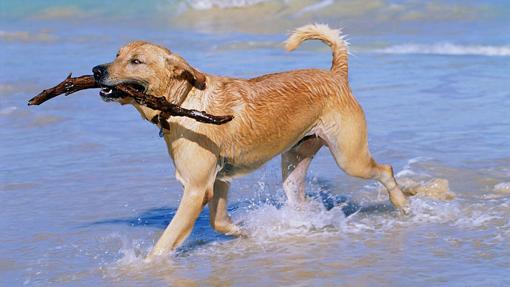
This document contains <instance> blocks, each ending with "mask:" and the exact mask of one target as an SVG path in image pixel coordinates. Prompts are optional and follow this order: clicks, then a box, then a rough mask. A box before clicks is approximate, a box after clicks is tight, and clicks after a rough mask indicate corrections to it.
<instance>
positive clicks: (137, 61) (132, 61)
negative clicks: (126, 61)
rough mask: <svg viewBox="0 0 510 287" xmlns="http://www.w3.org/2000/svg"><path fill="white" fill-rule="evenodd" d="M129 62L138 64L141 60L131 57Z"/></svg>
mask: <svg viewBox="0 0 510 287" xmlns="http://www.w3.org/2000/svg"><path fill="white" fill-rule="evenodd" d="M130 63H131V64H133V65H140V64H142V61H140V60H138V59H131V61H130Z"/></svg>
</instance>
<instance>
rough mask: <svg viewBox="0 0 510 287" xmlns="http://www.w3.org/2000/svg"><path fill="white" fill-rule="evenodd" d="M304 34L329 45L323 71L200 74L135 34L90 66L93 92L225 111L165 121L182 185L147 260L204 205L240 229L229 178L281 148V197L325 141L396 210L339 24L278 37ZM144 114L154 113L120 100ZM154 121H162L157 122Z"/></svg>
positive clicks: (291, 195) (403, 206)
mask: <svg viewBox="0 0 510 287" xmlns="http://www.w3.org/2000/svg"><path fill="white" fill-rule="evenodd" d="M305 40H321V41H322V42H324V43H326V44H327V45H329V46H330V47H331V49H332V51H333V63H332V65H331V69H330V70H329V71H327V70H318V69H306V70H296V71H288V72H282V73H275V74H268V75H264V76H260V77H256V78H253V79H237V78H227V77H221V76H215V75H210V74H206V73H202V72H200V71H199V70H197V69H195V68H193V67H192V66H191V65H190V64H188V63H187V62H186V61H185V60H184V59H183V58H182V57H180V56H179V55H177V54H175V53H173V52H171V51H170V50H168V49H166V48H164V47H161V46H158V45H154V44H151V43H147V42H142V41H136V42H132V43H129V44H127V45H126V46H124V47H122V48H121V49H120V51H119V53H118V54H117V57H116V59H115V60H114V61H113V62H112V63H109V64H105V65H100V66H97V67H95V68H94V69H93V72H94V76H95V78H96V80H97V81H98V82H99V83H100V84H101V85H102V86H103V89H102V91H101V95H102V96H104V97H108V98H115V93H116V91H115V86H116V85H118V84H120V83H131V84H134V85H136V86H138V88H139V89H141V90H143V91H144V92H146V93H148V94H151V95H156V96H164V97H166V99H167V100H168V101H170V102H172V103H174V104H178V105H180V106H182V107H185V108H190V109H197V110H205V111H207V112H208V113H211V114H215V115H234V119H233V120H232V121H231V122H228V123H226V124H223V125H211V124H204V123H199V122H197V121H195V120H193V119H190V118H185V117H172V118H170V119H169V120H168V125H166V123H165V124H164V126H165V127H166V129H165V130H164V138H165V141H166V144H167V146H168V152H169V154H170V156H171V157H172V159H173V161H174V164H175V171H176V177H177V179H178V180H179V182H181V183H182V185H183V186H184V193H183V196H182V200H181V202H180V205H179V208H178V210H177V213H176V214H175V216H174V218H173V219H172V221H171V223H170V225H169V226H168V227H167V228H166V230H165V231H164V232H163V234H162V236H161V238H160V239H159V241H158V242H157V243H156V245H155V246H154V248H153V250H152V251H151V253H150V254H149V256H148V258H149V259H151V258H153V257H155V256H157V255H164V254H168V253H169V252H170V251H172V250H174V249H175V248H177V247H178V246H179V245H180V244H181V243H182V242H183V241H184V240H185V239H186V237H187V236H188V235H189V234H190V232H191V230H192V228H193V225H194V223H195V220H196V219H197V217H198V216H199V214H200V212H201V211H202V209H203V207H204V206H205V204H208V205H209V210H210V214H211V218H210V220H211V225H212V227H213V228H214V229H215V230H216V231H218V232H221V233H225V234H231V235H240V234H241V231H240V229H239V228H238V227H237V226H236V225H234V224H233V223H232V220H231V219H230V217H229V215H228V213H227V194H228V189H229V185H230V181H231V180H232V179H233V178H235V177H238V176H241V175H244V174H247V173H249V172H250V171H253V170H255V169H257V168H258V167H260V166H261V165H263V164H264V163H266V162H267V161H269V160H270V159H272V158H273V157H275V156H276V155H278V154H281V155H282V176H283V188H284V190H285V193H286V195H287V198H288V203H289V204H293V205H299V204H301V203H303V202H304V201H305V192H304V190H305V176H306V172H307V169H308V166H309V165H310V162H311V160H312V158H313V156H314V155H315V154H316V153H317V151H318V150H319V149H320V148H321V147H322V146H323V145H325V146H327V147H328V149H329V150H330V151H331V154H332V155H333V157H334V158H335V160H336V163H337V164H338V166H339V167H340V168H341V169H342V170H343V171H344V172H346V173H347V174H349V175H351V176H356V177H360V178H365V179H375V180H378V181H379V182H381V183H382V184H383V185H384V186H385V188H386V189H387V191H388V193H389V197H390V200H391V202H392V203H393V205H394V206H395V207H397V208H399V209H400V210H402V211H404V212H405V211H406V210H407V208H408V205H407V199H406V197H405V195H404V194H403V193H402V191H401V190H400V188H399V186H398V185H397V183H396V182H395V178H394V176H393V171H392V168H391V166H389V165H381V164H378V163H377V162H376V161H375V160H374V159H373V158H372V157H371V155H370V152H369V150H368V144H367V127H366V122H365V116H364V113H363V110H362V108H361V106H360V105H359V104H358V102H357V101H356V99H355V98H354V96H353V95H352V93H351V89H350V87H349V82H348V76H347V74H348V65H347V64H348V50H347V44H346V42H345V41H344V40H343V38H342V37H341V36H340V31H339V30H333V29H330V28H329V27H328V26H327V25H319V24H315V25H307V26H304V27H301V28H298V29H297V30H295V32H294V33H293V34H292V35H291V36H290V38H289V39H288V40H287V42H286V48H287V49H288V50H289V51H291V50H294V49H295V48H297V47H298V46H299V45H300V44H301V43H302V42H303V41H305ZM119 102H121V104H133V105H134V106H135V108H136V109H137V110H138V111H139V112H140V113H141V114H142V117H143V118H145V119H146V120H153V119H155V118H157V115H158V113H159V112H158V111H155V110H151V109H149V108H146V107H143V106H139V105H137V104H136V103H133V102H132V101H130V100H129V99H126V98H124V99H120V100H119ZM160 125H161V122H160Z"/></svg>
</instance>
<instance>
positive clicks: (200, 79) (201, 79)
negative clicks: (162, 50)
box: [166, 54, 206, 90]
mask: <svg viewBox="0 0 510 287" xmlns="http://www.w3.org/2000/svg"><path fill="white" fill-rule="evenodd" d="M166 60H167V62H168V64H169V65H171V66H175V67H178V68H179V69H181V70H183V71H184V73H187V75H186V76H188V77H189V78H190V80H191V84H192V85H193V86H194V87H195V88H197V89H200V90H203V89H205V81H206V78H205V75H204V74H202V73H201V72H199V71H197V70H196V69H195V68H193V67H192V66H191V65H190V64H188V62H186V60H184V59H183V58H182V57H181V56H179V55H176V54H170V55H168V57H167V59H166Z"/></svg>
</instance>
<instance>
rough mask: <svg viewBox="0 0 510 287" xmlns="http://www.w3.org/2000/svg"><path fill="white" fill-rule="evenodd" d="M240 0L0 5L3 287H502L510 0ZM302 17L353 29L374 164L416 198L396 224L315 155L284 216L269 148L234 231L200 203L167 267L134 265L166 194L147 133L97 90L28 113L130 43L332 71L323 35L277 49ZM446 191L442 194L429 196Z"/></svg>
mask: <svg viewBox="0 0 510 287" xmlns="http://www.w3.org/2000/svg"><path fill="white" fill-rule="evenodd" d="M252 2H253V1H244V2H243V3H244V4H243V5H242V7H229V6H232V5H234V4H235V5H238V4H236V3H240V2H236V3H234V2H232V1H221V0H218V1H212V0H211V1H178V2H175V1H149V2H132V3H126V2H124V1H107V2H106V3H103V1H73V2H69V1H1V2H0V127H1V128H0V162H1V164H0V202H1V207H0V230H2V232H1V233H0V246H1V248H0V286H19V285H28V286H48V285H50V286H51V285H71V286H90V285H93V284H96V285H101V286H103V285H104V286H117V285H119V286H126V285H128V286H131V285H135V286H140V285H141V286H167V285H172V286H181V285H184V286H188V285H192V286H193V285H199V286H201V285H234V286H239V285H243V286H244V285H248V286H259V285H286V286H324V285H335V286H409V285H411V284H412V285H415V286H425V285H427V286H429V285H433V286H442V285H443V286H446V285H447V286H466V285H467V286H506V285H509V284H510V281H509V279H508V271H509V270H510V252H509V250H510V246H509V242H510V240H509V239H510V147H509V143H510V133H509V132H510V117H509V116H508V111H509V110H510V92H509V89H508V83H509V82H510V81H509V80H510V74H509V71H510V36H509V33H507V31H510V21H508V16H510V5H509V4H508V1H484V2H480V1H432V2H428V1H427V3H425V2H423V3H422V2H416V1H376V0H374V1H310V2H307V3H303V2H301V1H263V2H261V3H258V4H254V5H249V4H250V3H252ZM329 2H332V3H329ZM211 5H212V8H211V7H210V6H211ZM313 5H315V6H313ZM220 6H221V7H220ZM238 6H239V5H238ZM317 7H318V8H317ZM321 7H322V8H321ZM313 21H319V22H325V23H329V24H330V25H331V26H335V27H338V26H341V27H343V28H344V32H345V33H346V34H348V35H349V36H348V39H349V41H350V42H351V53H352V55H351V57H350V82H351V86H352V89H353V92H354V94H355V95H356V97H357V98H358V100H359V101H360V103H361V104H362V106H363V108H364V110H365V113H366V116H367V121H368V125H369V144H370V147H371V150H372V153H373V154H374V157H375V158H376V159H377V160H378V161H380V162H384V163H391V164H392V165H393V166H394V168H395V171H396V173H397V174H398V175H399V181H400V182H401V184H404V185H405V184H406V183H409V182H414V183H416V184H417V185H419V186H421V188H423V189H424V190H425V189H426V190H428V191H430V193H429V194H426V193H424V194H423V195H421V196H417V197H414V198H412V200H411V207H412V215H410V216H408V217H401V216H399V215H398V214H397V213H396V212H395V211H394V210H393V209H392V208H391V206H390V205H389V201H388V199H387V196H386V194H385V193H384V192H382V191H381V190H380V189H379V186H378V185H376V184H375V183H374V182H369V181H362V180H358V179H353V178H350V177H348V176H346V175H344V174H343V173H342V172H341V171H340V170H339V169H338V168H337V167H336V165H335V163H334V161H333V160H332V158H331V156H330V155H329V152H328V151H327V150H321V151H320V152H319V154H318V155H317V157H316V158H315V159H314V161H313V163H312V167H311V171H310V174H309V180H308V186H307V187H308V193H309V194H310V196H311V197H313V198H315V199H314V200H312V203H310V206H309V207H308V208H306V209H304V210H293V209H291V208H288V207H286V206H285V204H284V200H285V199H284V196H283V194H282V190H281V184H280V180H281V179H280V176H279V175H280V171H279V165H280V162H279V159H278V158H276V159H274V160H273V161H271V162H270V163H268V164H267V165H266V166H264V167H263V168H262V169H260V170H258V171H256V172H255V173H253V174H250V175H248V176H246V177H244V178H241V179H239V180H237V181H235V182H234V183H233V186H232V190H231V193H230V198H231V204H230V206H231V213H232V216H233V218H234V220H235V221H236V222H240V223H242V224H243V226H244V228H245V229H246V230H247V231H248V233H249V234H250V236H249V237H248V238H242V239H234V238H229V237H226V236H222V235H219V234H216V233H215V232H214V231H213V230H212V229H211V228H210V227H209V223H208V214H207V210H206V211H204V213H203V214H202V215H201V216H200V218H199V220H198V222H197V224H196V226H195V230H194V232H193V234H192V236H191V237H190V238H189V239H188V241H187V242H186V244H185V245H184V246H183V247H182V248H181V249H179V250H178V251H177V252H176V253H175V254H172V255H170V256H169V261H168V262H164V263H161V264H158V265H147V264H145V263H143V257H144V256H145V255H146V254H147V252H148V251H149V250H150V248H151V247H152V246H153V244H154V241H155V240H157V238H158V236H159V234H160V232H161V231H162V230H163V228H164V226H166V224H167V223H168V221H169V220H171V218H172V216H173V214H174V212H175V209H176V207H177V205H178V202H179V198H180V195H181V186H180V184H178V183H177V181H176V180H175V178H174V170H173V166H172V164H171V161H170V159H169V157H168V155H167V152H166V147H165V144H164V142H163V141H162V139H161V138H159V136H158V130H157V129H156V128H155V127H154V126H153V125H152V124H150V123H147V122H144V121H143V120H142V119H141V118H140V116H139V114H138V113H137V112H136V111H135V110H134V109H133V108H131V107H127V106H123V107H121V106H118V105H116V104H113V103H104V102H103V101H101V100H100V98H99V97H98V96H97V92H96V91H83V92H80V93H79V94H75V95H73V96H69V97H62V98H56V99H54V100H52V101H49V102H47V103H45V104H44V105H41V106H38V107H27V106H26V101H27V99H29V98H31V97H32V96H33V95H35V94H36V93H38V92H39V91H40V90H41V89H43V88H46V87H49V86H52V85H54V84H55V83H57V82H59V81H60V80H62V79H63V78H64V77H65V76H66V75H67V73H68V72H73V73H74V74H75V75H81V74H89V73H90V70H91V67H93V66H94V65H96V64H99V63H104V62H109V61H111V60H112V59H113V57H114V55H115V53H116V51H117V50H118V49H119V48H120V47H121V46H122V45H124V44H125V43H127V42H129V41H131V40H135V39H144V40H148V41H152V42H156V43H160V44H163V45H165V46H167V47H169V48H170V49H171V50H172V51H174V52H177V53H179V54H181V55H182V56H183V57H185V58H186V59H187V60H188V61H189V62H190V63H191V64H192V65H194V66H196V67H197V68H199V69H200V70H203V71H206V72H208V73H213V74H220V75H228V76H236V77H251V76H255V75H260V74H264V73H269V72H275V71H282V70H289V69H297V68H308V67H319V68H327V67H329V63H330V52H329V51H328V49H327V47H324V46H323V45H322V44H320V43H310V44H306V45H304V46H303V47H302V48H301V49H299V50H297V51H295V52H292V53H288V52H285V51H284V50H283V49H282V46H281V42H282V41H284V40H285V39H286V35H287V33H288V32H289V31H290V30H291V29H292V28H294V27H298V26H300V25H302V24H305V23H309V22H313ZM444 192H451V193H454V194H455V198H454V199H453V200H450V201H445V200H442V199H437V198H432V197H431V196H430V195H431V194H441V193H444ZM318 194H322V198H323V200H320V199H319V198H321V197H320V196H318ZM325 197H327V198H328V199H327V200H326V199H325ZM323 201H324V202H323Z"/></svg>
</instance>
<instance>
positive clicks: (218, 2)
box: [187, 0, 268, 10]
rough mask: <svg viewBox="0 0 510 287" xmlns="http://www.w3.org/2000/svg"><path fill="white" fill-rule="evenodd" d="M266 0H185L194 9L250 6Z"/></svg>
mask: <svg viewBox="0 0 510 287" xmlns="http://www.w3.org/2000/svg"><path fill="white" fill-rule="evenodd" d="M267 1H268V0H187V3H188V4H189V5H190V6H191V8H193V9H196V10H208V9H211V8H239V7H246V6H252V5H255V4H259V3H262V2H267Z"/></svg>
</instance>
